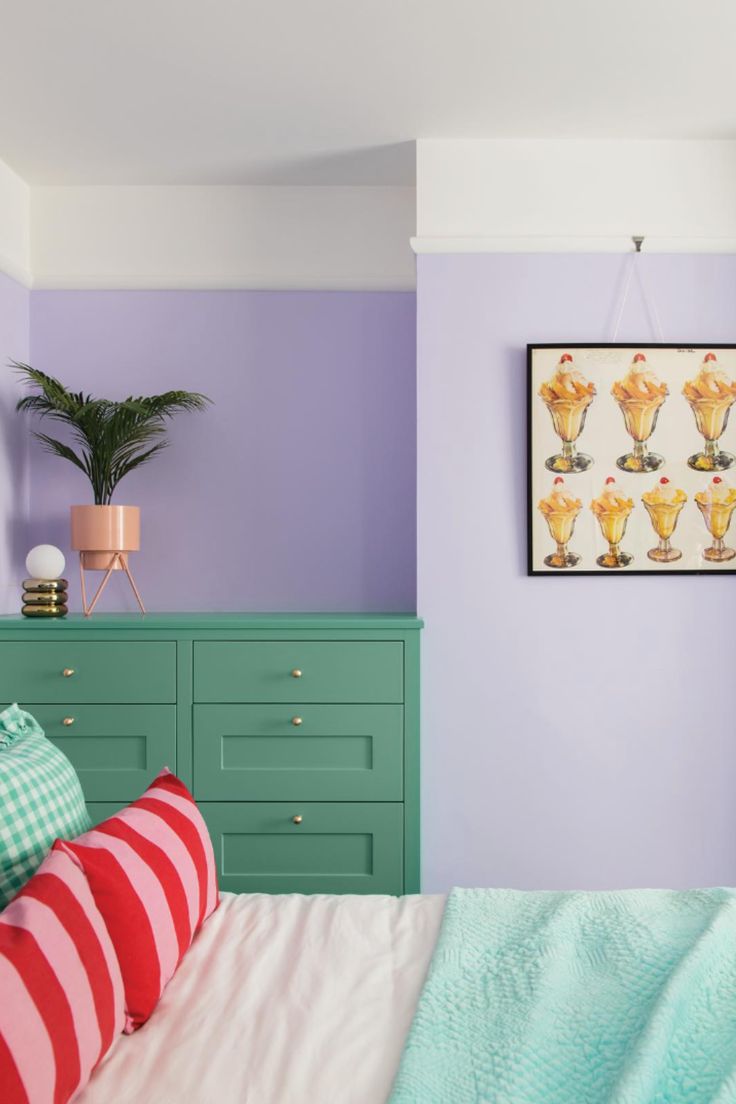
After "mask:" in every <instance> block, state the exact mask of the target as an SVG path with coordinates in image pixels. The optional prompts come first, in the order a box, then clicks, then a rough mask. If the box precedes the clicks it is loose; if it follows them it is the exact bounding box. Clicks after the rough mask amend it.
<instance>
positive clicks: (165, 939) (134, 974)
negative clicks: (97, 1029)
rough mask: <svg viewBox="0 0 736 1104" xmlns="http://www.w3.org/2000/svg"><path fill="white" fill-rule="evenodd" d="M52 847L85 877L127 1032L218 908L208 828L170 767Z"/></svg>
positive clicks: (142, 1020) (141, 1021)
mask: <svg viewBox="0 0 736 1104" xmlns="http://www.w3.org/2000/svg"><path fill="white" fill-rule="evenodd" d="M54 846H55V847H62V848H64V850H65V851H67V852H68V853H69V854H70V855H71V856H72V858H74V859H75V860H76V861H77V863H78V864H79V865H80V867H81V868H82V870H84V873H85V874H86V875H87V879H88V881H89V885H90V888H91V890H92V893H93V895H94V898H95V902H96V904H97V907H98V908H99V910H100V912H101V913H102V917H103V919H104V921H105V923H106V925H107V929H108V931H109V933H110V937H111V939H112V942H113V945H114V947H115V951H116V953H117V956H118V961H119V963H120V969H121V972H122V975H123V983H124V986H125V1013H126V1021H125V1031H126V1032H131V1031H135V1029H136V1028H137V1027H140V1026H141V1024H144V1023H145V1022H146V1020H147V1019H148V1017H149V1016H150V1015H151V1013H152V1012H153V1010H154V1008H155V1007H156V1004H157V1003H158V1000H159V998H160V996H161V994H162V993H163V991H164V987H165V986H166V984H167V982H169V981H170V980H171V978H172V977H173V976H174V973H175V971H176V968H177V966H178V965H179V963H180V961H181V959H182V957H183V955H184V954H185V953H186V951H187V950H188V949H189V947H190V946H191V943H192V940H193V939H194V936H195V935H196V933H197V931H198V930H199V928H200V927H201V925H202V923H203V922H204V921H205V920H206V919H207V917H208V916H209V915H210V914H211V913H212V912H214V910H215V909H216V908H217V903H218V895H217V875H216V872H215V856H214V852H213V850H212V842H211V840H210V836H209V832H208V831H207V826H206V825H205V822H204V820H203V819H202V815H201V813H200V812H199V810H198V808H197V806H196V804H195V802H194V798H193V797H192V795H191V794H190V793H189V790H188V789H187V788H186V786H185V785H184V783H183V782H181V781H180V780H179V779H178V778H176V777H175V776H174V775H173V774H172V773H171V772H170V771H168V770H164V771H162V772H161V774H159V775H158V777H157V778H156V779H155V780H154V781H153V782H152V783H151V785H150V786H149V787H148V789H147V790H146V791H145V793H144V794H143V796H142V797H140V798H139V799H138V800H137V801H134V802H133V803H132V805H128V806H127V807H126V808H125V809H121V811H120V812H119V813H116V814H115V816H112V817H110V818H109V820H105V821H103V823H102V824H99V825H98V826H97V827H96V828H93V829H92V831H90V832H85V833H84V835H82V836H78V837H77V839H75V840H73V841H72V842H70V843H66V842H64V843H62V842H60V841H57V843H56V844H55V845H54Z"/></svg>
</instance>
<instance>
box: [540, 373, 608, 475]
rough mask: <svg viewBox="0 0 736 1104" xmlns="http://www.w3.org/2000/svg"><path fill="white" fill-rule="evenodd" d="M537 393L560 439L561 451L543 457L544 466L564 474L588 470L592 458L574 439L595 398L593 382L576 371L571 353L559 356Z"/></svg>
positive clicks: (577, 435) (580, 431)
mask: <svg viewBox="0 0 736 1104" xmlns="http://www.w3.org/2000/svg"><path fill="white" fill-rule="evenodd" d="M539 396H540V398H541V399H542V401H543V403H544V405H545V406H546V407H547V410H549V413H550V417H551V418H552V425H553V426H554V429H555V433H556V434H557V436H558V437H559V438H560V440H561V442H562V452H561V453H558V454H557V455H555V456H550V457H549V458H548V459H547V460H545V467H546V468H547V469H548V470H549V471H553V472H559V473H561V474H563V475H567V474H568V473H571V472H582V471H587V469H588V468H589V467H590V466H591V464H592V463H593V458H592V457H591V456H586V455H585V454H584V453H582V452H578V451H577V449H576V441H577V439H578V437H579V436H580V434H581V433H582V432H583V428H584V426H585V415H586V413H587V410H588V407H589V406H590V404H591V403H592V401H593V399H594V398H595V386H594V385H593V384H592V383H590V381H589V380H586V379H585V377H584V376H583V375H581V373H580V372H578V370H577V369H576V368H575V364H574V361H573V358H572V356H571V354H570V353H563V355H562V356H561V357H560V361H559V364H558V365H557V369H556V371H555V373H554V375H553V376H552V378H551V379H549V380H547V381H546V383H543V384H542V385H541V387H540V389H539Z"/></svg>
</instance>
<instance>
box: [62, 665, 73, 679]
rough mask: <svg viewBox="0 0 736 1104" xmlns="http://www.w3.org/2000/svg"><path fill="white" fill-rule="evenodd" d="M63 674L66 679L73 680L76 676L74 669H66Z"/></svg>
mask: <svg viewBox="0 0 736 1104" xmlns="http://www.w3.org/2000/svg"><path fill="white" fill-rule="evenodd" d="M61 673H62V675H63V676H64V678H71V677H72V675H73V674H74V668H73V667H65V668H64V670H63V671H62V672H61Z"/></svg>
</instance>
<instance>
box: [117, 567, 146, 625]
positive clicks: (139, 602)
mask: <svg viewBox="0 0 736 1104" xmlns="http://www.w3.org/2000/svg"><path fill="white" fill-rule="evenodd" d="M120 564H121V566H122V569H123V571H124V572H125V574H126V575H127V576H128V582H129V583H130V585H131V587H132V590H133V593H134V594H135V597H136V601H137V602H138V605H139V606H140V609H141V613H145V612H146V607H145V606H144V605H143V599H142V598H141V596H140V594H139V593H138V587H137V586H136V585H135V579H134V578H133V576H132V574H131V571H130V568H129V567H128V565H127V563H126V562H125V557H124V556H121V557H120Z"/></svg>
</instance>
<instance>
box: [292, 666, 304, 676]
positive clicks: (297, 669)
mask: <svg viewBox="0 0 736 1104" xmlns="http://www.w3.org/2000/svg"><path fill="white" fill-rule="evenodd" d="M291 677H292V678H301V677H302V673H301V671H300V670H299V668H298V667H295V668H294V670H293V671H292V672H291Z"/></svg>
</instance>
